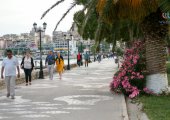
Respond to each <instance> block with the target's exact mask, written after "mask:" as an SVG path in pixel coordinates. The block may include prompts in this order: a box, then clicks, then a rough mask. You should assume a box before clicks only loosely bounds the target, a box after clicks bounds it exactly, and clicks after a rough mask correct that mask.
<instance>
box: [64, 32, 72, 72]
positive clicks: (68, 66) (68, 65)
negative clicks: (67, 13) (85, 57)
mask: <svg viewBox="0 0 170 120" xmlns="http://www.w3.org/2000/svg"><path fill="white" fill-rule="evenodd" d="M64 38H65V40H67V45H68V51H67V52H68V54H67V55H68V57H67V58H68V60H67V61H68V64H67V70H70V58H69V57H70V54H69V53H70V48H69V47H70V45H69V40H72V34H70V38H68V36H66V35H64Z"/></svg>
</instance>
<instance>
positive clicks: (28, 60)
mask: <svg viewBox="0 0 170 120" xmlns="http://www.w3.org/2000/svg"><path fill="white" fill-rule="evenodd" d="M24 68H26V69H31V68H32V66H31V58H30V57H29V58H27V57H25V58H24Z"/></svg>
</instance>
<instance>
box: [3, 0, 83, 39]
mask: <svg viewBox="0 0 170 120" xmlns="http://www.w3.org/2000/svg"><path fill="white" fill-rule="evenodd" d="M57 1H58V0H1V4H0V36H2V35H4V34H21V33H29V32H30V31H31V29H32V28H33V23H34V22H36V23H37V26H38V27H39V26H41V27H42V26H43V25H42V24H43V23H44V22H46V23H47V28H46V34H48V35H50V36H51V35H52V32H53V30H54V28H55V26H56V24H57V22H58V21H59V20H60V18H61V17H62V15H63V14H64V13H65V12H66V11H67V9H68V8H69V7H70V6H71V3H72V2H73V0H65V2H63V3H60V4H59V5H58V6H56V7H55V8H54V9H52V10H51V11H50V12H49V13H48V14H47V15H46V16H45V17H44V18H43V19H42V20H40V18H41V16H42V14H43V13H44V12H45V11H46V10H47V9H48V8H50V7H51V6H52V5H53V4H54V3H56V2H57ZM81 9H82V6H76V7H75V8H73V10H72V11H71V12H70V13H69V14H68V15H67V16H66V17H65V19H64V20H63V21H62V22H61V23H60V25H59V26H58V28H57V31H67V30H69V29H70V27H71V25H72V23H73V15H74V13H75V12H76V11H79V10H81Z"/></svg>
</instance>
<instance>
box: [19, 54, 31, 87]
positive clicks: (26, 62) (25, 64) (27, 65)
mask: <svg viewBox="0 0 170 120" xmlns="http://www.w3.org/2000/svg"><path fill="white" fill-rule="evenodd" d="M21 68H23V69H24V72H25V80H26V86H28V80H29V85H31V72H32V70H33V68H34V62H33V58H32V57H31V55H30V52H29V51H27V52H26V55H25V56H24V57H23V59H22V62H21Z"/></svg>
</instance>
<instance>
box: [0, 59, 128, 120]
mask: <svg viewBox="0 0 170 120" xmlns="http://www.w3.org/2000/svg"><path fill="white" fill-rule="evenodd" d="M116 70H117V65H115V63H114V60H113V59H109V60H108V59H105V60H103V61H102V62H101V63H98V62H95V63H90V64H89V67H86V68H85V67H84V66H81V67H80V68H79V67H77V68H74V69H71V70H70V71H65V72H64V74H63V79H62V80H59V77H58V74H56V75H55V76H54V80H49V79H48V78H46V79H43V80H42V79H40V80H35V81H33V83H32V85H31V86H25V84H22V85H19V86H17V87H16V99H15V100H12V99H10V98H6V90H1V91H0V120H1V119H2V120H30V119H31V120H128V117H127V110H126V104H125V100H124V96H123V95H117V94H112V93H111V92H110V91H109V84H110V82H111V81H112V77H113V74H114V72H116Z"/></svg>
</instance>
